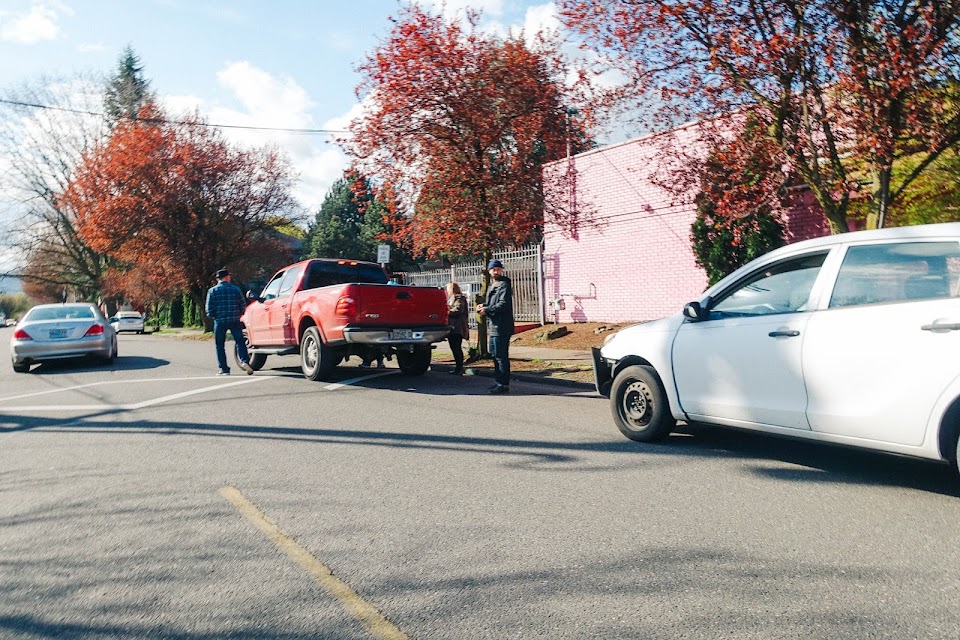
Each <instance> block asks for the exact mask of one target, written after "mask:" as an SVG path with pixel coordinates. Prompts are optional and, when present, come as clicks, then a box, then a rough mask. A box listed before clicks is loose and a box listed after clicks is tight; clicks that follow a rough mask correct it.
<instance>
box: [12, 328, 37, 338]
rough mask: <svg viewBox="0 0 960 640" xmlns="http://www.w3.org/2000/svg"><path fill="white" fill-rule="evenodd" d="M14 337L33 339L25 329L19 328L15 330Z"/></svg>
mask: <svg viewBox="0 0 960 640" xmlns="http://www.w3.org/2000/svg"><path fill="white" fill-rule="evenodd" d="M13 339H14V340H33V338H31V337H30V334H29V333H27V332H26V331H24V330H23V329H17V330H16V331H14V332H13Z"/></svg>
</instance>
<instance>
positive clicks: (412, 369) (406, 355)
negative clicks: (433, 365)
mask: <svg viewBox="0 0 960 640" xmlns="http://www.w3.org/2000/svg"><path fill="white" fill-rule="evenodd" d="M431 358H433V350H431V349H430V347H419V346H418V347H414V348H413V351H412V352H410V351H397V365H398V366H399V367H400V372H401V373H403V374H404V375H407V376H422V375H423V374H425V373H426V372H427V370H428V369H429V368H430V359H431Z"/></svg>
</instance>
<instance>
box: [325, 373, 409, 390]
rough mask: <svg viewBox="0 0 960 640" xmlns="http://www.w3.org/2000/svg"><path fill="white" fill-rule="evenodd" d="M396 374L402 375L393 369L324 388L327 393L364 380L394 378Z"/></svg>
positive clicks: (335, 383)
mask: <svg viewBox="0 0 960 640" xmlns="http://www.w3.org/2000/svg"><path fill="white" fill-rule="evenodd" d="M396 373H400V370H399V369H393V370H392V371H379V372H377V373H371V374H368V375H365V376H360V377H358V378H350V379H349V380H344V381H343V382H334V383H333V384H328V385H327V386H325V387H324V389H326V390H327V391H336V390H337V389H339V388H340V387H349V386H350V385H352V384H356V383H357V382H363V381H364V380H373V379H374V378H382V377H383V376H392V375H394V374H396Z"/></svg>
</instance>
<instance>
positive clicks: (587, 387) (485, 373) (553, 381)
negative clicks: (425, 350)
mask: <svg viewBox="0 0 960 640" xmlns="http://www.w3.org/2000/svg"><path fill="white" fill-rule="evenodd" d="M470 368H471V367H469V366H468V367H467V369H470ZM430 370H431V371H444V372H446V371H452V370H453V365H451V364H433V363H431V365H430ZM473 375H475V376H480V377H483V378H492V377H493V370H491V369H473ZM510 379H511V380H516V381H518V382H532V383H534V384H548V385H553V386H557V387H570V388H573V389H578V390H580V391H596V390H597V388H596V386H594V385H593V384H591V383H589V382H579V381H577V380H564V379H563V378H542V377H540V376H531V375H525V374H523V373H514V372H512V371H511V372H510Z"/></svg>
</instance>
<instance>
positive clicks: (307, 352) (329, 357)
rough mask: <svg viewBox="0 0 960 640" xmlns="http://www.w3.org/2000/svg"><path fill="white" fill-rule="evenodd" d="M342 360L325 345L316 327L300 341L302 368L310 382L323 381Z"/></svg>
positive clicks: (306, 332) (304, 333) (305, 332)
mask: <svg viewBox="0 0 960 640" xmlns="http://www.w3.org/2000/svg"><path fill="white" fill-rule="evenodd" d="M339 363H340V359H339V358H338V357H337V356H336V354H335V352H334V350H333V349H331V348H330V347H328V346H327V345H325V344H324V343H323V340H322V339H321V338H320V332H319V331H318V330H317V328H316V327H309V328H307V330H306V331H304V332H303V339H302V340H300V368H301V369H302V370H303V375H304V376H306V377H307V378H309V379H310V380H314V381H316V380H322V379H324V378H325V377H327V376H328V375H330V373H331V372H332V371H333V370H334V369H335V368H336V366H337V365H338V364H339Z"/></svg>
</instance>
